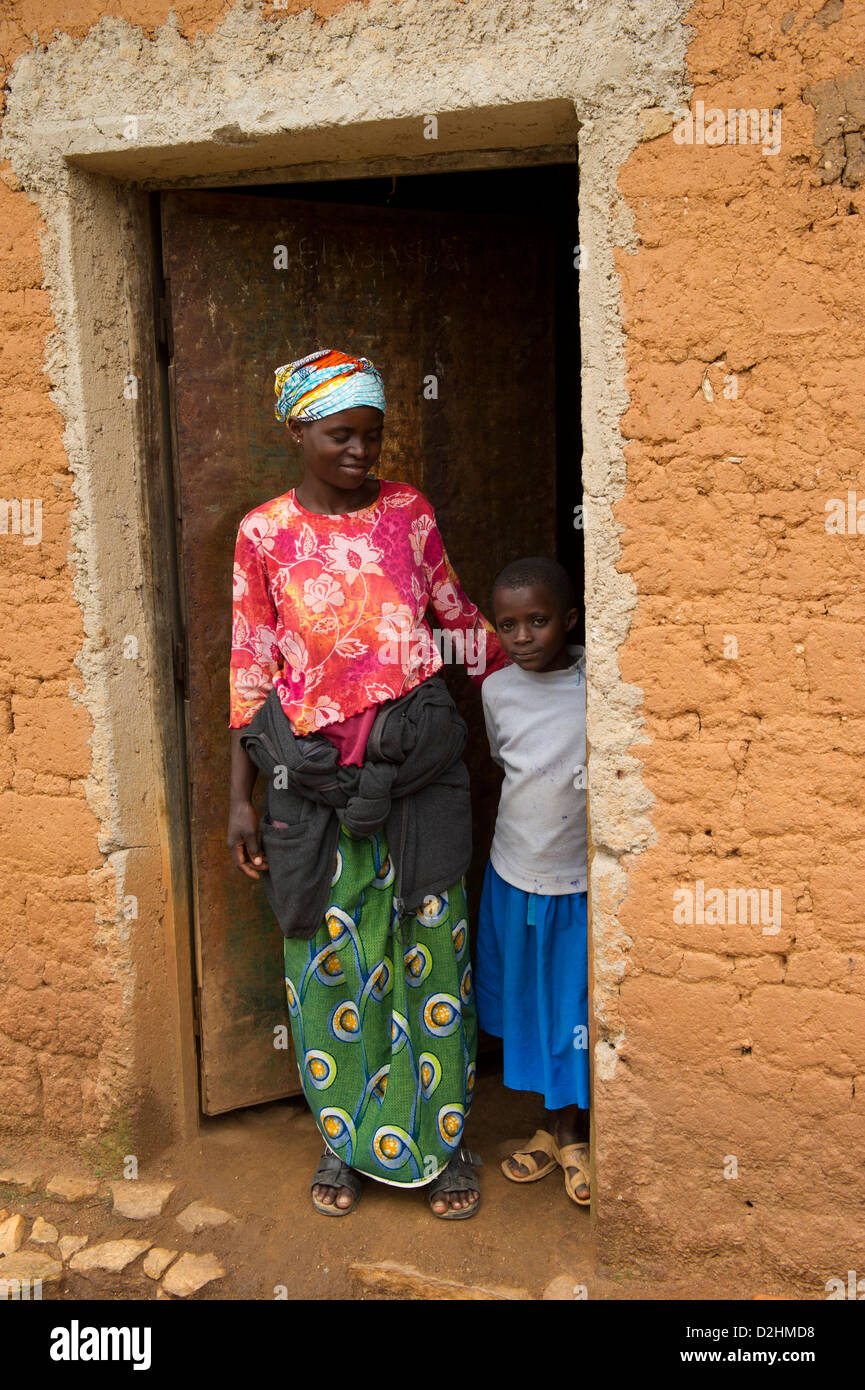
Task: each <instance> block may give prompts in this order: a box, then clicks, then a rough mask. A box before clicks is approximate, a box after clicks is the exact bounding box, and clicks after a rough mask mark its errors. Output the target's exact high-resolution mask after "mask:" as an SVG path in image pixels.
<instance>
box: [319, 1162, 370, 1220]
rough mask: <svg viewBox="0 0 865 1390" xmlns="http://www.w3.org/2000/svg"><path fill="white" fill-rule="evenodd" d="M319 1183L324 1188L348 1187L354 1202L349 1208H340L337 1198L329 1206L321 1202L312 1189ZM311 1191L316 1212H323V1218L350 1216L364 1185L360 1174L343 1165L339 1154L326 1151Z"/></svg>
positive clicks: (345, 1164)
mask: <svg viewBox="0 0 865 1390" xmlns="http://www.w3.org/2000/svg"><path fill="white" fill-rule="evenodd" d="M319 1183H321V1185H322V1186H323V1187H347V1188H348V1189H349V1191H350V1192H351V1194H352V1196H353V1198H354V1200H353V1201H352V1203H351V1205H350V1206H347V1207H338V1206H337V1205H336V1199H335V1198H334V1200H333V1201H332V1202H329V1203H327V1204H325V1203H324V1202H320V1201H319V1200H318V1198H317V1197H316V1195H315V1193H314V1192H312V1189H313V1188H314V1187H316V1186H317V1185H318V1184H319ZM309 1190H310V1192H312V1205H313V1206H314V1207H315V1209H316V1211H320V1212H321V1214H322V1216H348V1214H349V1212H350V1211H354V1209H355V1207H356V1206H357V1203H358V1198H359V1197H360V1194H361V1192H362V1191H363V1184H362V1183H361V1180H360V1176H359V1174H357V1173H356V1172H355V1171H354V1169H353V1168H349V1166H348V1164H347V1163H343V1161H342V1159H341V1158H340V1156H339V1154H335V1153H334V1152H333V1149H325V1151H324V1153H323V1154H322V1156H321V1160H320V1162H319V1165H318V1167H317V1168H316V1170H315V1175H314V1177H313V1179H312V1182H311V1183H310V1184H309Z"/></svg>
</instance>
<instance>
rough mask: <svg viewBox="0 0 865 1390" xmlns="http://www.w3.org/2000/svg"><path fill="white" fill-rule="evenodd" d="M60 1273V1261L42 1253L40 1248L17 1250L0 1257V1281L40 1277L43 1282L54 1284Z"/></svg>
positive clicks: (61, 1269) (61, 1270)
mask: <svg viewBox="0 0 865 1390" xmlns="http://www.w3.org/2000/svg"><path fill="white" fill-rule="evenodd" d="M62 1274H63V1266H62V1264H61V1263H60V1261H59V1260H55V1259H52V1257H51V1256H50V1255H43V1253H42V1251H41V1250H19V1251H17V1252H16V1253H15V1254H14V1255H3V1256H2V1257H0V1283H2V1282H3V1280H11V1279H19V1280H21V1279H41V1280H42V1283H43V1284H55V1283H56V1282H57V1280H58V1279H59V1278H60V1277H61V1275H62Z"/></svg>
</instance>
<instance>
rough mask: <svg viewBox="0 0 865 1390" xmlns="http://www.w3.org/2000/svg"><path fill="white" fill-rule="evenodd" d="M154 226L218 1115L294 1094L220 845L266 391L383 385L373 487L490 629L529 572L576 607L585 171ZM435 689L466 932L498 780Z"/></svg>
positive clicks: (250, 897) (258, 199)
mask: <svg viewBox="0 0 865 1390" xmlns="http://www.w3.org/2000/svg"><path fill="white" fill-rule="evenodd" d="M159 214H160V222H161V248H162V258H163V263H162V267H161V273H162V275H163V277H164V280H165V286H166V292H165V295H164V300H165V304H166V311H167V314H168V316H169V319H170V332H169V333H168V334H167V349H168V353H169V358H170V360H169V363H168V377H169V387H170V405H171V412H172V423H173V437H174V468H175V482H176V499H177V517H178V551H179V554H178V561H179V574H180V585H181V591H182V592H181V607H182V612H183V619H184V629H185V633H184V638H185V654H186V659H185V670H186V673H187V676H186V683H187V700H186V711H187V730H186V733H187V748H188V764H189V766H188V776H189V789H190V835H191V858H192V864H193V898H194V918H195V937H196V939H195V960H196V971H197V980H196V988H197V993H198V1000H199V1020H200V1037H199V1046H200V1071H201V1103H202V1109H203V1111H204V1113H205V1114H208V1115H215V1114H219V1113H222V1112H224V1111H226V1110H231V1109H235V1108H238V1107H241V1106H249V1105H255V1104H258V1103H260V1102H262V1101H266V1100H271V1099H275V1098H278V1097H281V1096H286V1095H291V1094H296V1093H298V1092H299V1091H300V1085H299V1080H298V1076H297V1069H296V1063H295V1061H294V1058H293V1055H292V1053H291V1043H290V1037H289V1038H288V1039H287V1046H280V1045H279V1044H280V1043H281V1042H282V1043H284V1042H286V1027H285V1025H286V1023H287V1015H286V1010H285V996H284V990H283V968H282V959H281V946H282V941H281V937H280V936H279V933H278V931H277V930H276V929H275V926H274V922H273V918H272V914H271V912H270V909H269V908H268V906H267V904H266V902H265V900H264V896H263V893H262V892H261V890H260V885H253V884H250V882H249V881H248V880H246V879H242V878H241V876H240V875H238V874H237V873H236V871H235V870H234V869H233V868H232V867H231V865H230V863H229V860H228V855H227V851H226V849H225V846H224V827H225V824H226V821H227V791H228V761H227V760H228V735H227V729H228V648H229V634H230V621H231V567H232V560H233V551H234V538H235V535H236V531H237V525H238V522H239V521H240V519H241V517H242V516H243V515H244V514H245V513H246V512H248V511H249V510H251V509H252V508H253V507H255V506H257V505H258V504H259V503H261V502H263V501H266V500H267V499H268V498H270V497H274V496H277V495H278V494H280V493H283V492H285V491H287V490H288V489H289V488H290V487H292V486H294V484H295V483H296V482H297V481H299V478H298V477H296V476H294V475H293V474H292V469H291V466H290V465H289V462H288V457H287V454H286V449H285V440H284V427H283V426H281V425H280V424H279V423H278V422H277V421H276V420H275V419H274V417H273V399H274V398H273V390H272V382H273V369H274V368H275V367H276V366H278V365H280V364H281V363H283V362H286V361H289V360H292V359H293V358H296V357H301V356H304V355H305V354H306V353H308V352H310V351H312V350H313V349H314V348H316V347H320V346H324V347H340V348H342V349H343V350H345V351H348V352H352V353H356V354H363V355H366V356H369V357H371V358H372V360H373V361H374V362H375V363H376V365H377V366H379V367H380V368H381V370H382V372H383V375H384V379H385V387H386V392H387V398H388V411H387V417H386V425H387V428H386V436H385V441H386V442H385V449H384V450H383V454H382V460H381V464H380V466H379V470H378V471H379V473H380V474H381V475H382V476H385V477H398V478H404V479H406V480H408V481H410V482H412V483H414V484H415V485H416V486H418V487H419V488H420V489H421V490H422V491H423V492H425V494H426V495H427V496H428V497H429V498H430V500H431V502H432V504H433V506H434V507H435V510H436V513H437V517H438V521H439V525H440V528H441V530H442V534H443V536H444V539H445V543H446V545H447V547H448V552H449V556H450V559H451V561H452V563H453V565H454V568H455V569H456V572H457V574H458V575H459V576H460V579H461V581H462V584H463V587H464V588H465V590H466V592H467V593H468V594H469V596H470V597H471V598H473V599H474V600H475V602H477V603H478V604H479V606H480V607H481V608H482V609H483V610H484V612H486V613H487V614H489V591H490V586H491V584H492V580H493V578H494V577H495V574H496V573H497V572H498V570H499V569H500V568H501V567H502V566H503V565H504V564H506V563H507V562H508V561H509V560H511V559H514V558H516V556H518V555H521V554H528V553H548V554H553V553H555V554H557V555H558V558H559V559H560V560H561V561H562V563H564V564H565V566H566V568H568V569H569V571H570V572H571V574H572V577H573V578H574V581H575V587H576V588H577V592H578V593H579V594H582V591H583V565H582V549H581V541H582V532H581V531H578V530H576V529H575V527H574V524H573V520H574V508H575V506H576V505H578V504H579V502H580V500H581V498H580V494H579V486H580V484H579V455H580V425H579V421H580V409H579V399H578V397H577V395H576V390H577V387H576V383H578V381H579V363H580V352H579V339H578V306H577V288H576V287H577V273H576V269H575V266H574V249H573V248H574V247H575V245H576V243H577V240H578V238H577V230H576V228H577V189H576V164H575V163H569V164H556V165H546V166H539V167H534V168H523V169H516V170H489V171H484V172H480V173H477V172H472V173H451V174H441V175H416V176H410V177H400V178H398V179H393V178H387V179H365V180H360V179H358V180H341V181H331V182H327V183H315V184H308V183H307V184H291V185H276V186H258V187H253V188H249V187H246V188H244V189H243V190H242V192H240V193H238V192H237V191H236V190H233V189H232V190H226V189H213V190H209V191H207V192H195V193H166V194H163V195H161V199H160V205H159ZM576 640H578V641H580V642H582V641H584V633H583V630H582V629H581V630H580V632H579V633H578V634H577V638H576ZM446 676H447V679H448V682H449V684H450V686H451V690H452V693H453V694H454V698H455V699H456V701H457V703H458V706H459V708H460V710H461V713H462V714H463V717H464V718H465V719H466V721H467V723H468V725H469V747H468V750H467V757H466V761H467V763H468V765H469V770H470V774H471V779H472V796H473V809H474V840H475V855H474V861H473V868H472V871H471V873H470V875H469V906H470V911H471V914H472V918H473V919H474V917H475V915H476V909H477V902H478V898H479V892H480V884H481V880H482V876H483V869H484V865H485V862H486V856H487V852H488V849H489V843H490V840H491V837H492V827H493V820H494V814H495V802H496V796H497V779H496V777H495V774H494V772H493V769H492V765H491V764H490V762H489V759H488V757H487V754H486V740H485V735H484V730H483V720H482V715H481V707H480V698H479V694H478V692H477V691H476V690H475V689H474V687H473V686H472V685H471V683H470V682H469V681H468V679H467V677H466V676H465V674H464V672H462V671H461V670H459V669H455V668H449V669H448V670H447V672H446Z"/></svg>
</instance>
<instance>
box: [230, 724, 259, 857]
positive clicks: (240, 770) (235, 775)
mask: <svg viewBox="0 0 865 1390" xmlns="http://www.w3.org/2000/svg"><path fill="white" fill-rule="evenodd" d="M242 733H243V730H242V729H232V730H231V791H230V798H229V810H228V836H227V843H228V848H229V849H230V850H231V857H232V860H233V861H234V867H235V868H236V869H239V870H240V871H241V873H244V874H246V876H247V878H261V874H262V871H264V870H266V869H267V860H266V859H265V857H264V854H263V852H262V849H261V840H260V837H259V833H258V815H257V814H256V810H255V807H254V806H253V804H252V790H253V787H254V786H255V779H256V777H257V776H258V768H257V767H256V766H255V763H254V762H253V761H252V759H251V758H250V756H249V754H248V753H247V752H246V750H245V749H244V748H243V747H242V746H241V743H240V736H241V734H242Z"/></svg>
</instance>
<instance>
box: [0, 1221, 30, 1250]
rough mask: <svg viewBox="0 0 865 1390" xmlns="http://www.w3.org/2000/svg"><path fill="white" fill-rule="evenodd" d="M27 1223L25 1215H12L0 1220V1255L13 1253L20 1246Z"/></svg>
mask: <svg viewBox="0 0 865 1390" xmlns="http://www.w3.org/2000/svg"><path fill="white" fill-rule="evenodd" d="M25 1224H26V1223H25V1221H24V1217H23V1216H10V1217H9V1218H8V1219H7V1220H6V1221H0V1255H12V1254H14V1252H15V1251H16V1250H18V1249H19V1248H20V1245H21V1242H22V1241H23V1239H24V1227H25Z"/></svg>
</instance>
